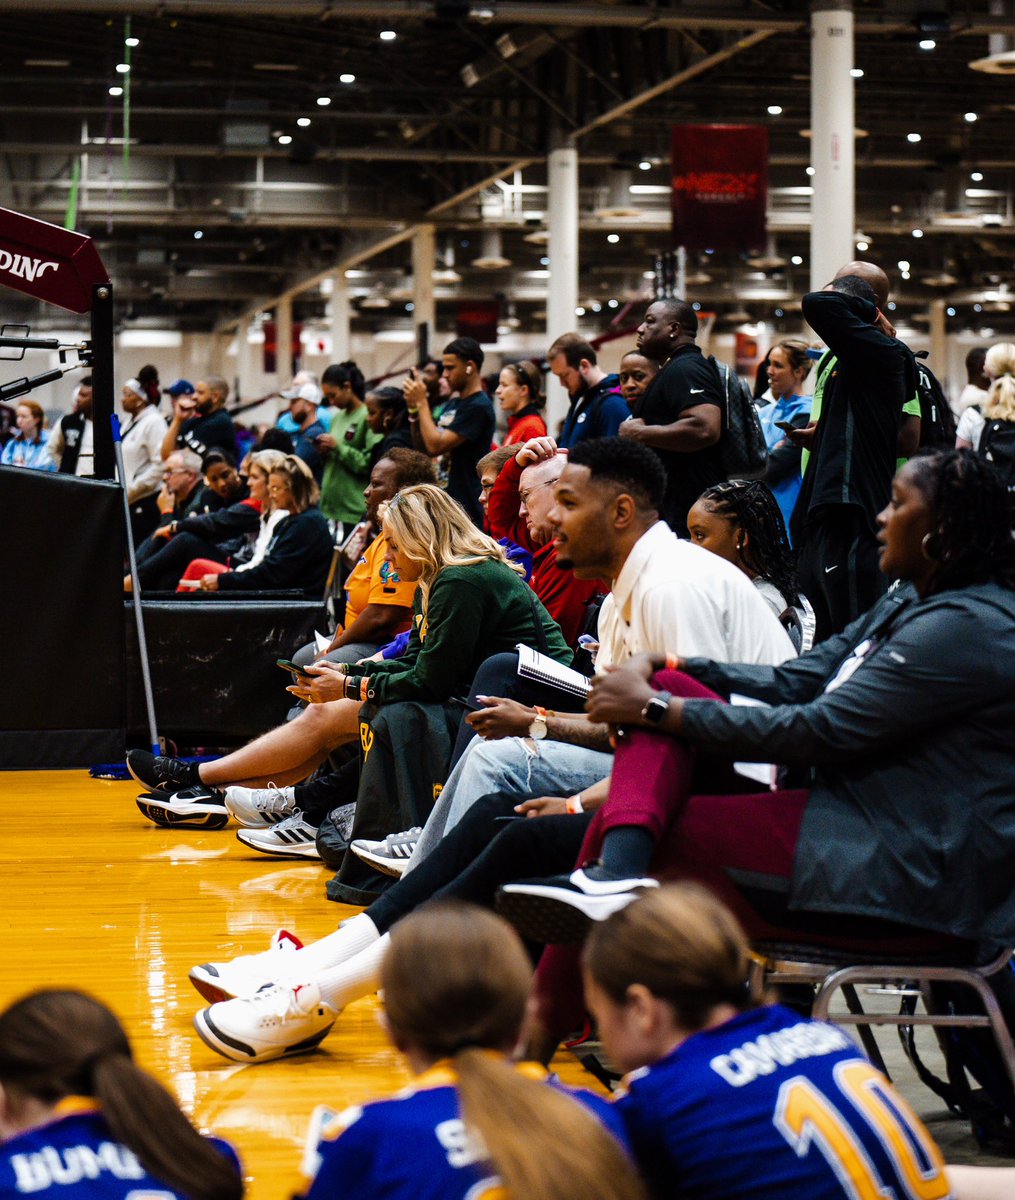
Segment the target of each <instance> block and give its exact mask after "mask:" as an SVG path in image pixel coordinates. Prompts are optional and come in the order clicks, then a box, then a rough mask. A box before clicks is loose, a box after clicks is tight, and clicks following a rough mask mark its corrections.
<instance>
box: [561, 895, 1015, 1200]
mask: <svg viewBox="0 0 1015 1200" xmlns="http://www.w3.org/2000/svg"><path fill="white" fill-rule="evenodd" d="M584 972H585V991H586V997H587V999H588V1003H589V1007H590V1008H591V1010H592V1011H593V1013H594V1014H595V1017H596V1020H597V1023H598V1027H599V1035H600V1037H601V1038H602V1041H603V1046H604V1048H605V1050H606V1052H607V1054H608V1056H609V1058H610V1060H611V1061H612V1062H613V1063H614V1064H615V1065H616V1066H617V1067H618V1069H620V1070H623V1071H626V1072H632V1074H631V1075H630V1076H629V1077H628V1079H627V1081H626V1084H627V1090H626V1093H625V1094H624V1095H623V1096H622V1097H621V1099H620V1100H619V1101H618V1102H617V1108H618V1110H619V1112H620V1114H621V1116H622V1117H623V1119H624V1123H625V1126H626V1129H627V1134H628V1137H629V1139H630V1142H631V1147H632V1149H633V1151H634V1155H635V1158H636V1160H637V1162H638V1165H639V1167H640V1168H641V1171H642V1174H643V1176H644V1177H645V1179H646V1181H647V1182H648V1184H649V1188H650V1190H651V1192H652V1194H653V1195H654V1196H657V1197H660V1198H662V1197H666V1198H667V1200H671V1198H672V1197H675V1196H686V1197H690V1196H696V1197H708V1200H735V1198H740V1197H748V1196H749V1197H751V1200H846V1198H847V1197H850V1198H855V1197H858V1196H869V1197H873V1196H894V1197H896V1200H947V1198H948V1197H953V1198H955V1200H977V1198H983V1200H986V1198H987V1197H992V1196H1000V1195H1002V1194H1003V1192H1002V1190H1001V1189H1002V1188H1003V1186H1004V1185H1005V1184H1007V1185H1008V1186H1011V1184H1012V1176H1013V1175H1015V1172H1012V1171H1009V1170H1007V1169H1003V1170H991V1169H990V1168H976V1167H950V1168H948V1170H947V1172H946V1170H945V1164H944V1161H943V1159H942V1157H941V1152H940V1150H939V1149H938V1147H937V1146H936V1145H935V1143H934V1141H933V1139H932V1138H931V1136H930V1134H929V1133H928V1132H927V1130H926V1129H925V1128H924V1126H923V1124H922V1122H921V1121H920V1119H919V1117H917V1115H916V1114H915V1113H914V1112H913V1111H912V1109H911V1108H910V1107H909V1105H908V1104H907V1103H906V1101H905V1100H904V1099H903V1098H902V1096H900V1095H899V1093H898V1092H897V1091H895V1089H894V1088H893V1087H892V1085H891V1083H890V1082H889V1081H888V1080H887V1079H886V1078H885V1077H884V1076H883V1075H881V1074H880V1073H879V1072H878V1071H876V1070H875V1069H874V1068H873V1067H872V1066H871V1065H870V1063H869V1062H868V1061H867V1060H866V1058H864V1056H863V1054H862V1053H861V1051H860V1050H859V1049H858V1048H857V1046H856V1045H855V1044H854V1042H853V1041H852V1040H851V1039H850V1038H849V1037H847V1036H846V1034H845V1033H844V1032H843V1031H842V1030H841V1029H839V1028H837V1027H836V1026H834V1025H828V1024H825V1023H823V1022H819V1021H810V1020H807V1019H805V1018H802V1017H801V1016H800V1015H799V1014H798V1013H795V1012H792V1011H791V1010H789V1009H787V1008H782V1007H780V1006H778V1005H763V1004H759V1003H758V1002H757V1001H756V1000H754V999H752V997H751V996H750V995H749V992H748V987H747V983H746V980H747V974H748V947H747V940H746V938H745V937H744V934H743V931H742V930H741V928H740V926H739V925H738V924H737V921H736V919H735V918H734V917H733V915H732V913H730V911H729V910H728V909H726V908H725V907H723V905H722V904H720V902H719V901H718V900H716V899H715V898H714V897H713V896H712V895H711V894H710V893H709V892H707V891H705V890H704V889H703V888H701V887H698V886H697V885H696V884H675V885H671V886H669V887H665V888H661V889H659V890H658V891H654V892H649V893H646V894H645V896H644V898H642V899H639V900H636V901H635V902H633V903H632V904H630V905H628V906H627V907H626V908H624V909H621V910H620V911H619V912H617V913H615V914H614V915H613V916H612V917H609V918H608V919H607V920H606V921H604V922H602V923H600V924H598V925H597V926H595V928H594V929H593V931H592V933H591V934H590V936H589V940H588V942H587V943H586V947H585V966H584ZM1009 1194H1010V1193H1009Z"/></svg>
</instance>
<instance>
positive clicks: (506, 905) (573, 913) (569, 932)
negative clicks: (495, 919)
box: [496, 870, 659, 944]
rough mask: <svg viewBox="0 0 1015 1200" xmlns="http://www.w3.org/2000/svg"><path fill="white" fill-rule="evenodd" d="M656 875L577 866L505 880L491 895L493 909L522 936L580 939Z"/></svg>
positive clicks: (540, 939) (554, 940)
mask: <svg viewBox="0 0 1015 1200" xmlns="http://www.w3.org/2000/svg"><path fill="white" fill-rule="evenodd" d="M658 886H659V881H658V880H656V879H610V880H600V879H592V878H590V877H589V876H588V875H587V874H586V873H585V872H584V871H583V870H577V871H573V872H572V873H571V874H570V875H557V876H554V877H553V878H551V879H523V880H521V881H519V882H518V883H508V884H505V885H504V887H502V888H501V889H500V891H498V893H497V897H496V907H497V911H498V912H499V913H500V915H501V916H502V917H504V919H505V920H507V921H509V922H510V923H511V924H512V925H513V926H514V927H515V929H516V930H517V931H518V932H519V933H520V934H521V935H522V937H523V938H528V939H529V940H530V941H533V942H543V943H563V944H566V943H569V942H583V941H584V940H585V936H586V934H587V933H588V931H589V926H590V925H591V924H592V922H593V921H605V920H606V918H607V917H608V916H610V915H611V914H612V913H615V912H617V911H618V910H619V909H621V908H626V907H627V905H628V904H630V903H631V901H632V900H636V899H637V898H638V895H639V894H640V893H641V892H642V891H643V890H644V889H645V888H656V887H658Z"/></svg>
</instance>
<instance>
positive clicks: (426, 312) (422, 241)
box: [412, 225, 442, 358]
mask: <svg viewBox="0 0 1015 1200" xmlns="http://www.w3.org/2000/svg"><path fill="white" fill-rule="evenodd" d="M436 266H437V240H436V237H435V229H434V226H433V225H421V226H420V227H419V229H417V231H416V232H415V234H413V238H412V324H413V327H414V329H415V330H416V353H417V355H418V356H420V357H422V354H423V352H424V351H425V353H426V354H427V355H428V356H429V357H430V358H433V357H435V356H436V357H438V358H439V357H440V350H441V349H442V347H440V346H435V345H434V335H435V331H436V329H437V302H436V300H435V299H434V290H433V273H434V268H435V267H436Z"/></svg>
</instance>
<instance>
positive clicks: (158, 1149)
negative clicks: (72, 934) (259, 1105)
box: [0, 991, 243, 1200]
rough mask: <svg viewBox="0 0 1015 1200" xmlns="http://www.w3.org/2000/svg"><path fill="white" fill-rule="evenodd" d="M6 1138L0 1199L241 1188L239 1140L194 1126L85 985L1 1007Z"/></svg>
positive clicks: (196, 1198)
mask: <svg viewBox="0 0 1015 1200" xmlns="http://www.w3.org/2000/svg"><path fill="white" fill-rule="evenodd" d="M0 1143H2V1144H0V1197H8V1196H15V1195H22V1194H27V1193H32V1194H34V1195H37V1196H38V1195H42V1194H46V1195H49V1194H50V1190H51V1189H53V1193H52V1194H54V1195H56V1194H59V1196H60V1197H62V1198H63V1200H90V1198H92V1197H102V1198H103V1200H113V1198H119V1197H127V1196H128V1195H129V1194H131V1193H133V1194H134V1195H135V1196H137V1195H141V1194H143V1193H147V1194H149V1195H154V1194H157V1195H158V1196H159V1197H160V1198H161V1197H164V1198H165V1200H170V1197H172V1196H173V1195H175V1196H177V1197H179V1198H180V1200H182V1198H184V1197H186V1198H187V1200H239V1198H240V1197H241V1196H242V1195H243V1180H242V1176H241V1173H240V1164H239V1162H238V1160H237V1158H236V1155H235V1152H234V1151H233V1149H232V1147H231V1146H229V1145H228V1144H227V1143H225V1142H220V1141H218V1140H217V1139H214V1140H213V1139H210V1138H204V1137H201V1135H200V1134H198V1133H197V1131H196V1130H195V1129H194V1128H193V1126H192V1125H191V1124H190V1122H189V1121H188V1120H187V1118H186V1117H185V1116H184V1115H183V1113H182V1112H181V1111H180V1109H179V1108H178V1107H177V1105H176V1101H175V1100H173V1098H172V1097H171V1096H170V1094H169V1093H168V1092H167V1091H166V1090H165V1088H163V1087H162V1085H161V1084H160V1083H157V1082H156V1081H155V1080H154V1079H153V1078H152V1077H151V1076H150V1075H148V1074H147V1072H145V1071H142V1070H141V1069H140V1067H138V1066H137V1065H136V1064H135V1063H134V1060H133V1057H132V1055H131V1049H130V1045H129V1044H128V1042H127V1036H126V1034H125V1033H124V1031H123V1029H122V1028H121V1026H120V1023H119V1022H118V1021H117V1019H116V1017H114V1016H113V1014H112V1013H111V1012H110V1011H109V1009H108V1008H106V1007H105V1006H104V1005H102V1004H100V1003H99V1002H98V1001H97V1000H93V999H91V998H90V997H88V996H85V995H83V994H82V993H81V992H74V991H42V992H35V993H33V994H32V995H29V996H26V997H25V998H24V999H23V1000H19V1001H17V1002H16V1003H14V1004H12V1005H11V1007H10V1008H8V1009H7V1010H6V1012H4V1013H3V1014H2V1015H0ZM68 1185H72V1187H71V1188H70V1189H69V1188H68Z"/></svg>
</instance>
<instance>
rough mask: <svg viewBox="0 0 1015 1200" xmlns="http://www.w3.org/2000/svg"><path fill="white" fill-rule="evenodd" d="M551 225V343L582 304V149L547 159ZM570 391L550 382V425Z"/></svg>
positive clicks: (561, 149)
mask: <svg viewBox="0 0 1015 1200" xmlns="http://www.w3.org/2000/svg"><path fill="white" fill-rule="evenodd" d="M547 182H548V192H549V194H548V197H547V225H548V228H549V233H550V242H549V247H548V249H547V254H548V256H549V259H550V278H549V280H548V283H547V297H546V335H547V345H549V344H550V342H552V341H553V340H554V338H557V337H559V336H560V335H561V334H562V333H567V332H568V331H569V330H572V329H574V328H575V324H576V319H575V313H574V310H575V308H576V307H577V305H578V151H577V149H576V148H575V147H574V146H573V145H563V146H558V147H557V148H556V149H555V150H551V151H550V156H549V159H548V161H547ZM568 403H569V401H568V397H567V392H566V391H565V390H564V388H562V387H561V386H560V384H559V383H557V382H556V380H553V379H551V380H549V382H548V383H547V414H546V416H547V425H548V426H549V427H550V428H551V429H553V428H555V427H556V424H557V422H558V421H559V420H560V418H561V417H562V416H563V415H564V413H565V412H566V411H567V406H568Z"/></svg>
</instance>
